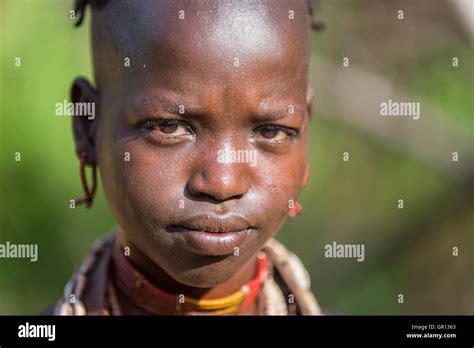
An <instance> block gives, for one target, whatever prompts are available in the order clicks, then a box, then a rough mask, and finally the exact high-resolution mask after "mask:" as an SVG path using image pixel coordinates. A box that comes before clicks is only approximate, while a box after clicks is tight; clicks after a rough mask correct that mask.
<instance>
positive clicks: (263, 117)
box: [252, 109, 304, 122]
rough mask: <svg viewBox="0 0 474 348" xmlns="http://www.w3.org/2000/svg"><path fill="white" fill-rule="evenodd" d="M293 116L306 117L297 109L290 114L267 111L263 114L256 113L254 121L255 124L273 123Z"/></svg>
mask: <svg viewBox="0 0 474 348" xmlns="http://www.w3.org/2000/svg"><path fill="white" fill-rule="evenodd" d="M292 115H297V116H300V117H304V114H303V113H302V112H300V111H298V110H297V109H295V110H294V112H293V113H290V112H288V111H287V110H282V109H277V110H265V112H262V113H254V114H253V116H252V121H255V122H272V121H278V120H281V119H283V118H285V117H290V116H292Z"/></svg>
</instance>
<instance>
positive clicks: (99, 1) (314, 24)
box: [74, 0, 324, 30]
mask: <svg viewBox="0 0 474 348" xmlns="http://www.w3.org/2000/svg"><path fill="white" fill-rule="evenodd" d="M108 2H110V0H76V5H75V6H74V11H75V13H76V14H77V16H78V19H77V21H76V23H75V26H76V27H78V26H80V25H81V23H82V21H83V20H84V14H85V11H86V7H87V5H90V6H91V8H92V9H101V8H103V7H104V6H105V5H107V3H108ZM306 3H307V4H308V12H309V16H310V18H311V28H312V29H314V30H321V29H323V28H324V23H322V22H321V21H319V20H315V19H314V18H313V17H314V13H315V12H316V11H317V9H318V8H319V4H318V2H317V1H316V0H306Z"/></svg>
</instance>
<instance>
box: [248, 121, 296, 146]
mask: <svg viewBox="0 0 474 348" xmlns="http://www.w3.org/2000/svg"><path fill="white" fill-rule="evenodd" d="M257 132H258V133H259V135H260V136H261V137H262V138H264V139H265V140H269V141H270V142H275V143H281V142H285V141H287V140H289V138H292V137H294V136H296V131H295V130H292V129H289V128H286V127H281V126H274V125H266V126H261V127H259V128H258V129H257Z"/></svg>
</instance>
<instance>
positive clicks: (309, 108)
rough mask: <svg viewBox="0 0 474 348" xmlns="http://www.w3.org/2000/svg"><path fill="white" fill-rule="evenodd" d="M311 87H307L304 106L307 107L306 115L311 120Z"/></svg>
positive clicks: (312, 94)
mask: <svg viewBox="0 0 474 348" xmlns="http://www.w3.org/2000/svg"><path fill="white" fill-rule="evenodd" d="M313 96H314V93H313V89H312V88H308V89H307V91H306V107H307V108H308V115H309V119H310V120H311V118H312V111H313Z"/></svg>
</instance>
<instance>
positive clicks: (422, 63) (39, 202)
mask: <svg viewBox="0 0 474 348" xmlns="http://www.w3.org/2000/svg"><path fill="white" fill-rule="evenodd" d="M469 6H470V7H469ZM473 6H474V5H473V2H472V1H465V2H464V3H462V1H461V4H460V2H459V1H449V0H429V1H428V0H417V1H381V0H380V1H377V0H358V1H355V0H337V1H326V2H324V1H323V2H322V4H321V9H320V11H318V13H317V16H316V17H317V18H318V19H321V20H323V21H324V22H325V23H326V25H327V27H326V29H325V30H324V31H323V32H321V33H313V34H312V52H313V53H312V54H313V56H312V62H311V80H312V86H313V88H314V91H315V102H314V112H313V120H312V134H311V137H312V140H311V165H312V176H311V180H310V184H309V185H308V187H307V188H306V190H305V191H304V193H303V194H302V196H301V202H302V204H303V206H304V211H303V213H302V214H301V215H300V216H299V217H298V218H296V219H295V220H293V221H291V222H289V223H287V224H286V226H285V227H284V228H283V230H282V231H280V233H279V235H278V238H279V239H280V240H281V241H283V242H284V243H285V244H286V245H287V246H288V247H289V248H290V249H292V250H293V251H295V252H296V253H297V254H298V255H299V256H300V258H301V259H302V261H303V263H304V264H305V265H306V267H307V269H308V270H309V272H310V274H311V278H312V288H313V290H314V292H315V293H316V295H317V297H318V300H319V302H320V304H321V305H322V307H323V308H325V309H327V310H329V311H331V312H336V313H344V314H467V313H470V314H474V272H473V267H474V256H473V255H474V254H473V249H474V239H473V232H474V218H473V217H474V202H473V196H474V195H473V177H474V176H473V173H474V166H473V160H474V155H473V147H474V137H473V116H474V115H473V111H474V102H473V100H474V98H473V82H474V70H473V65H472V64H473V51H472V39H473V26H472V24H473V23H472V21H474V20H473V18H472V13H474V8H473ZM71 8H72V2H71V1H59V0H1V1H0V50H1V51H0V69H1V70H0V73H1V85H0V98H1V99H0V112H1V114H0V163H1V171H0V243H5V242H6V241H10V242H12V243H28V244H30V243H37V244H38V245H39V261H38V262H36V263H32V262H29V260H26V259H25V260H21V259H0V314H35V313H38V312H40V311H42V310H43V309H45V308H46V307H47V306H49V305H51V304H52V303H53V302H54V301H55V300H57V299H58V298H59V297H60V296H61V294H62V289H63V286H64V285H65V283H66V281H67V280H68V279H69V277H70V275H71V273H72V271H73V270H74V267H76V266H77V264H78V263H79V262H80V261H81V259H82V258H83V257H84V256H85V254H86V253H87V251H88V249H89V247H90V245H91V243H92V241H93V240H94V239H95V238H96V237H98V236H100V235H101V234H104V233H106V232H108V231H109V229H110V228H111V227H112V226H113V225H114V220H113V218H112V216H111V214H110V212H109V211H108V208H107V205H106V202H105V199H104V196H103V193H102V192H101V191H100V192H99V194H98V197H97V198H96V201H95V203H94V207H93V209H91V210H87V209H85V208H83V207H78V208H77V209H70V208H69V200H70V199H73V198H77V197H78V196H80V195H81V187H80V180H79V175H78V160H77V159H76V158H75V155H74V147H73V142H72V135H71V119H70V118H69V117H57V116H55V114H54V111H55V104H56V103H57V102H62V100H64V99H68V94H69V87H70V84H71V82H72V80H73V78H74V77H76V76H78V75H85V76H87V77H89V78H91V61H90V51H89V50H90V47H89V29H88V22H89V21H88V19H89V18H90V16H89V15H90V13H88V15H86V22H85V23H84V24H83V26H82V27H81V28H80V29H74V28H73V22H72V21H71V20H70V19H69V18H68V17H69V10H70V9H71ZM399 10H403V16H404V19H403V20H400V19H398V18H397V16H398V11H399ZM469 12H471V17H469ZM466 13H467V14H466ZM470 24H471V26H470ZM16 57H20V58H21V67H15V58H16ZM344 57H347V58H349V66H346V67H345V66H343V58H344ZM453 57H457V58H458V59H459V66H458V67H453V65H452V58H453ZM389 98H390V99H392V100H394V101H414V102H420V103H421V119H420V120H418V121H415V120H412V119H410V118H390V119H389V118H383V117H381V116H380V114H379V105H380V103H381V102H383V101H387V100H388V99H389ZM16 152H20V153H21V161H19V162H17V161H15V153H16ZM344 152H348V153H349V156H350V157H349V158H350V160H349V161H347V162H345V161H343V153H344ZM453 152H458V153H459V161H458V162H453V161H452V153H453ZM99 187H100V182H99ZM398 199H403V200H404V209H398V208H397V200H398ZM333 241H336V242H338V243H364V244H365V261H364V262H357V261H355V259H329V258H325V257H324V246H325V244H330V243H332V242H333ZM453 247H458V248H459V256H453V255H452V248H453ZM398 294H403V295H404V303H403V304H400V303H398V301H397V299H398V298H397V295H398Z"/></svg>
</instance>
